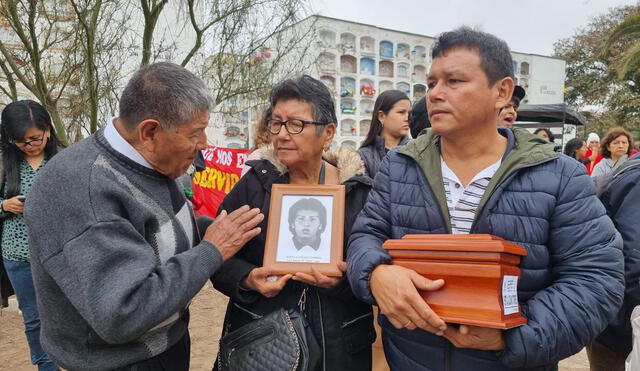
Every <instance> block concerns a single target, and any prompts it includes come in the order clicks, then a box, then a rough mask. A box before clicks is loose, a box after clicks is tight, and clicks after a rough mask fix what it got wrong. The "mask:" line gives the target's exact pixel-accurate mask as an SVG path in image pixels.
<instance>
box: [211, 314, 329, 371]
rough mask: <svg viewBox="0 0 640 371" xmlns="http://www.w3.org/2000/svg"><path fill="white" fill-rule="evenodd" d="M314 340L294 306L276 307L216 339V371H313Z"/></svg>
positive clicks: (316, 350) (317, 355)
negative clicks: (287, 307)
mask: <svg viewBox="0 0 640 371" xmlns="http://www.w3.org/2000/svg"><path fill="white" fill-rule="evenodd" d="M321 353H322V352H321V350H320V346H319V345H318V342H317V340H316V338H315V336H314V335H313V332H312V331H311V328H310V327H309V324H308V323H307V321H306V320H305V318H304V316H303V315H302V314H301V313H300V311H298V310H297V309H290V310H285V309H278V310H276V311H274V312H271V313H269V314H267V315H265V316H264V317H261V318H259V319H256V320H254V321H252V322H249V323H247V324H246V325H244V326H242V327H240V328H239V329H237V330H235V331H232V332H230V333H229V334H227V335H225V336H224V337H223V338H222V339H220V350H219V352H218V370H219V371H283V370H290V371H313V370H315V369H317V368H318V366H319V364H320V361H321V359H320V358H321Z"/></svg>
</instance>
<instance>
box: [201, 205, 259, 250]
mask: <svg viewBox="0 0 640 371" xmlns="http://www.w3.org/2000/svg"><path fill="white" fill-rule="evenodd" d="M262 219H264V215H263V214H261V213H260V209H258V208H255V209H249V206H246V205H245V206H242V207H240V208H238V209H237V210H235V211H233V212H232V213H231V214H228V215H227V212H226V210H223V211H222V212H221V213H220V214H219V215H218V217H216V219H215V220H214V221H213V223H211V225H210V226H209V227H208V228H207V231H206V232H205V233H204V237H203V238H202V239H203V240H205V241H207V242H210V243H212V244H213V245H214V246H215V247H216V248H217V249H218V250H219V251H220V254H221V255H222V259H223V260H227V259H229V258H230V257H232V256H233V255H235V253H237V252H238V250H240V249H241V248H242V246H244V244H245V243H247V242H248V241H249V240H251V239H252V238H254V237H255V236H257V235H259V234H260V228H259V227H256V226H257V225H258V224H260V222H262Z"/></svg>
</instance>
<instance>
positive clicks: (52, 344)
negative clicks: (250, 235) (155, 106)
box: [25, 130, 222, 370]
mask: <svg viewBox="0 0 640 371" xmlns="http://www.w3.org/2000/svg"><path fill="white" fill-rule="evenodd" d="M182 189H183V188H182V185H181V184H180V183H179V181H176V180H172V179H169V178H167V177H165V176H164V175H162V174H160V173H158V172H156V171H154V170H151V169H148V168H145V167H144V166H141V165H139V164H137V163H135V162H134V161H132V160H130V159H128V158H126V157H125V156H123V155H122V154H120V153H118V152H116V151H115V150H114V149H113V148H112V147H111V146H110V145H109V144H108V143H107V141H106V140H105V138H104V135H103V132H102V130H101V131H99V132H97V133H96V134H94V135H93V136H91V137H89V138H87V139H85V140H83V141H82V142H80V143H78V144H76V145H74V146H72V147H70V148H68V149H66V150H64V151H62V152H61V153H60V154H58V155H56V156H55V157H54V158H53V159H52V160H51V161H50V162H49V164H47V166H46V167H45V168H44V169H43V170H42V171H41V173H40V175H39V177H38V179H37V180H36V182H35V183H34V185H33V187H32V189H31V193H30V194H29V199H28V200H27V203H26V207H25V216H26V222H27V226H28V229H29V243H30V245H29V246H30V254H31V265H32V270H33V278H34V284H35V286H36V290H37V294H38V307H39V309H40V319H41V323H42V330H41V339H42V345H43V346H44V349H45V351H46V352H47V354H48V355H49V356H50V357H51V358H52V359H53V360H54V361H55V362H56V363H57V364H59V365H60V366H62V367H64V368H65V369H69V370H104V369H112V368H116V367H120V366H124V365H128V364H131V363H134V362H138V361H141V360H144V359H147V358H150V357H153V356H155V355H157V354H160V353H162V352H164V351H165V350H167V349H168V348H169V347H171V346H172V345H173V344H174V343H176V342H177V341H178V340H179V339H180V338H181V337H182V336H184V335H185V334H186V331H187V326H188V321H189V315H188V310H187V306H188V303H189V301H190V300H191V299H192V298H193V297H194V296H195V295H196V293H198V291H199V290H200V289H201V288H202V287H203V285H204V284H205V283H206V281H207V280H208V279H209V277H210V276H211V275H212V274H213V273H214V272H215V271H216V270H217V269H218V268H219V267H220V265H221V264H222V257H221V255H220V253H219V252H218V250H217V249H216V248H215V247H214V246H213V245H211V244H210V243H208V242H204V241H202V242H201V241H200V236H199V235H200V233H198V231H197V227H196V221H195V220H194V219H193V214H192V212H191V209H190V203H189V202H188V201H186V200H185V197H184V194H183V190H182Z"/></svg>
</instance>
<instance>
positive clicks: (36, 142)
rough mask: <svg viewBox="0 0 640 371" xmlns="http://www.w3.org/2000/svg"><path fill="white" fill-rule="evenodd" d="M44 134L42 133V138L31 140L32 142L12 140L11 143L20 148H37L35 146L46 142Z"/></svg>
mask: <svg viewBox="0 0 640 371" xmlns="http://www.w3.org/2000/svg"><path fill="white" fill-rule="evenodd" d="M44 134H45V132H44V131H43V132H42V136H41V137H40V138H37V139H31V140H21V139H19V140H10V141H9V143H13V144H15V145H16V146H20V147H26V146H31V147H35V146H39V145H41V144H42V142H43V141H44Z"/></svg>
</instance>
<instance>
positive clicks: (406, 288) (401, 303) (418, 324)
mask: <svg viewBox="0 0 640 371" xmlns="http://www.w3.org/2000/svg"><path fill="white" fill-rule="evenodd" d="M369 284H370V287H371V293H372V294H373V296H374V298H375V299H376V301H377V303H378V306H379V308H380V313H382V314H384V315H385V316H386V317H387V319H388V320H389V322H390V323H391V324H392V325H393V326H394V327H396V328H406V329H408V330H415V329H416V328H420V329H423V330H425V331H428V332H431V333H433V334H436V335H439V336H444V337H445V338H446V339H447V340H449V341H450V342H451V343H452V344H453V345H454V346H456V347H458V348H471V349H481V350H502V349H504V348H505V344H504V338H503V334H502V330H497V329H492V328H485V327H476V326H467V325H460V327H459V328H456V327H454V326H447V325H446V323H445V322H444V321H443V320H442V319H441V318H440V317H438V315H437V314H436V313H435V312H434V311H433V310H432V309H431V308H430V307H429V305H428V304H427V303H426V302H425V301H424V299H423V298H422V296H420V293H419V292H418V290H426V291H435V290H439V289H441V288H442V287H443V286H444V284H445V282H444V280H441V279H438V280H435V281H432V280H429V279H427V278H425V277H422V276H421V275H419V274H418V273H416V272H415V271H413V270H411V269H408V268H404V267H400V266H396V265H385V264H382V265H379V266H377V267H376V268H375V269H374V270H373V272H372V273H371V278H370V280H369Z"/></svg>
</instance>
